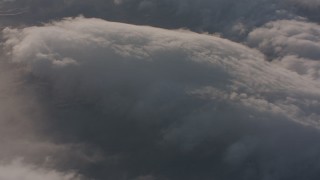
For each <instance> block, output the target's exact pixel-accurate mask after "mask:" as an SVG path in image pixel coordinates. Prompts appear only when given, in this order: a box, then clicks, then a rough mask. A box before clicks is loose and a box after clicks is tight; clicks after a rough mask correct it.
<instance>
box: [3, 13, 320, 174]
mask: <svg viewBox="0 0 320 180" xmlns="http://www.w3.org/2000/svg"><path fill="white" fill-rule="evenodd" d="M277 23H278V24H281V23H280V22H273V23H270V24H268V25H266V27H265V28H262V29H257V30H255V31H254V32H252V33H250V38H249V40H250V42H252V43H254V44H255V45H258V46H259V47H261V48H264V46H262V45H260V41H262V40H260V39H262V36H270V35H269V34H268V33H269V31H270V32H273V31H272V28H273V26H276V25H277ZM288 23H291V22H288ZM292 23H293V24H295V23H299V22H295V21H294V22H292ZM278 26H281V25H278ZM314 26H315V25H314ZM286 27H288V26H286ZM278 30H279V28H278ZM285 32H286V31H285ZM304 32H305V31H304ZM312 32H314V31H312ZM315 36H316V35H315ZM299 37H300V36H299ZM3 38H4V39H5V40H4V43H3V49H4V50H5V52H6V58H7V60H8V62H7V63H9V64H10V66H13V68H18V69H19V72H20V73H19V74H20V76H19V77H18V79H20V81H23V82H26V83H23V84H22V85H19V84H18V85H17V88H19V87H20V86H27V87H30V88H31V89H32V93H28V94H27V95H26V96H27V97H28V98H30V97H31V98H32V97H36V101H37V103H38V104H39V105H38V106H41V107H42V109H44V110H43V112H42V113H43V115H41V121H42V124H43V125H42V128H44V129H46V132H45V133H42V134H44V135H43V136H44V137H48V138H49V139H54V142H55V144H60V146H64V144H68V145H69V146H70V144H71V145H72V144H74V145H72V146H75V145H77V144H79V143H81V144H86V145H85V146H86V147H89V149H94V150H90V151H89V150H88V148H83V147H82V146H77V147H79V148H80V150H79V149H78V153H79V154H80V155H77V156H74V157H72V159H73V160H72V161H75V162H78V163H74V162H71V161H68V160H67V159H68V158H67V159H61V157H60V156H59V154H54V153H52V152H48V153H49V154H50V157H54V159H55V160H54V161H52V160H50V158H49V160H48V157H47V158H45V159H46V160H45V161H44V162H42V163H46V164H48V163H49V164H50V166H49V167H50V168H58V169H60V168H61V166H62V164H63V166H64V167H66V168H67V169H69V170H72V169H74V168H76V169H77V170H78V171H79V172H80V173H81V174H82V175H83V176H87V177H88V178H95V179H212V178H219V179H234V178H240V179H279V180H280V179H301V178H304V179H305V178H307V179H310V180H312V179H317V178H318V177H319V176H318V172H319V171H318V167H319V163H318V161H316V160H317V159H318V158H319V155H320V154H319V150H320V146H319V144H318V143H317V139H318V138H319V137H320V134H319V132H318V127H319V123H318V120H319V118H320V113H319V111H318V109H319V108H320V91H319V88H320V83H319V82H318V81H316V80H313V79H312V78H310V77H308V76H303V75H299V74H298V73H296V72H293V71H290V70H288V69H286V68H284V67H283V66H279V65H278V64H277V63H270V62H268V61H265V60H264V59H265V56H264V55H263V54H262V53H260V52H259V51H257V50H252V49H250V48H248V47H245V46H244V45H240V44H238V43H234V42H231V41H229V40H226V39H222V38H219V37H215V36H211V35H200V34H197V33H193V32H189V31H186V30H175V31H173V30H164V29H159V28H152V27H147V26H134V25H128V24H121V23H114V22H107V21H104V20H101V19H94V18H92V19H87V18H83V17H77V18H66V19H64V20H62V21H56V22H53V23H49V24H44V25H42V26H33V27H26V28H22V29H19V28H5V29H4V30H3ZM270 41H272V40H270ZM282 41H283V43H288V42H290V37H289V35H288V37H286V36H285V38H283V40H282ZM315 43H316V42H315ZM265 44H266V43H265ZM286 47H288V48H287V50H286V51H283V52H290V51H291V50H292V49H290V46H286ZM292 51H293V50H292ZM310 56H311V55H310ZM310 56H306V57H310ZM314 56H317V54H315V55H314ZM49 127H50V128H49ZM45 139H46V138H45ZM38 141H42V140H38ZM51 146H52V145H51ZM65 146H66V148H65V150H63V151H60V152H65V153H69V154H70V151H73V148H68V146H67V145H65ZM45 151H47V150H45ZM88 151H89V152H88ZM44 153H45V152H44ZM40 159H41V158H40ZM40 161H41V160H40ZM33 163H35V162H33ZM298 165H299V166H298ZM300 166H303V167H305V168H300ZM9 167H11V166H9ZM59 167H60V168H59ZM62 170H63V169H61V171H62ZM21 171H25V170H24V169H21ZM40 172H41V173H42V170H40ZM44 172H46V171H44ZM48 172H49V171H48ZM182 172H183V173H182ZM42 174H43V173H42ZM61 175H62V174H61ZM52 176H53V178H54V177H56V176H57V177H58V176H60V174H59V173H58V174H53V175H52ZM66 177H69V176H68V175H67V176H66Z"/></svg>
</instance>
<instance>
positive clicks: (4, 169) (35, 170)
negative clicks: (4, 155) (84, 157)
mask: <svg viewBox="0 0 320 180" xmlns="http://www.w3.org/2000/svg"><path fill="white" fill-rule="evenodd" d="M0 178H1V179H3V180H42V179H47V180H80V177H77V175H76V174H74V173H60V172H57V171H55V170H47V169H43V168H40V167H36V166H33V165H29V164H24V163H22V162H21V160H15V161H13V162H12V163H10V164H7V165H3V164H1V165H0Z"/></svg>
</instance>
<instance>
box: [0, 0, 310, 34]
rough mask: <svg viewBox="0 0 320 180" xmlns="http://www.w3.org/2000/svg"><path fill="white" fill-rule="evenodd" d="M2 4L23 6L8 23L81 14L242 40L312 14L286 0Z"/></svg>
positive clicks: (21, 0) (94, 0) (32, 0)
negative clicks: (268, 24) (268, 25)
mask: <svg viewBox="0 0 320 180" xmlns="http://www.w3.org/2000/svg"><path fill="white" fill-rule="evenodd" d="M2 7H3V9H23V12H24V13H23V15H17V16H14V17H6V18H3V19H5V20H8V19H9V22H8V24H9V25H12V24H14V25H16V24H19V25H21V24H31V25H34V24H40V23H42V22H49V21H51V20H57V19H59V18H63V17H69V16H73V17H75V16H78V15H84V16H86V17H97V18H102V19H106V20H112V21H119V22H123V23H131V24H143V25H151V26H157V27H162V28H170V29H175V28H188V29H191V30H193V31H196V32H210V33H214V32H215V33H221V34H223V35H224V36H225V37H228V38H232V39H236V40H243V38H245V36H246V34H247V33H248V32H249V31H250V30H251V29H252V28H254V27H257V26H260V25H261V24H264V23H266V22H269V21H272V20H277V19H296V18H299V16H303V17H305V16H308V17H309V16H311V15H314V14H316V13H312V14H309V15H308V14H307V13H304V12H301V13H297V12H296V11H298V10H295V8H293V7H294V6H293V5H292V3H291V2H290V3H288V1H287V0H282V1H275V0H267V1H266V0H242V1H234V0H198V1H191V0H164V1H156V0H116V1H115V0H107V1H106V0H92V1H86V0H77V1H75V0H68V1H63V0H56V1H50V0H45V1H44V0H19V1H13V2H7V3H4V4H3V5H2ZM297 14H298V15H297ZM10 23H11V24H10ZM239 24H242V25H243V26H244V27H245V28H244V29H246V30H247V31H245V32H244V31H243V28H242V31H235V29H236V28H234V26H238V25H239Z"/></svg>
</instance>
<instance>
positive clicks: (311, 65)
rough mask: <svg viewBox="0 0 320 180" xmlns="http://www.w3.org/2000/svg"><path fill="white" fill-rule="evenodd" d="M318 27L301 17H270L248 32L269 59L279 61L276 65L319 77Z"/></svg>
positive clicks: (319, 47) (252, 41)
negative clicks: (283, 18) (282, 18)
mask: <svg viewBox="0 0 320 180" xmlns="http://www.w3.org/2000/svg"><path fill="white" fill-rule="evenodd" d="M319 27H320V26H319V25H318V24H315V23H310V22H304V21H294V20H281V21H273V22H269V23H267V24H266V25H264V26H263V27H260V28H257V29H255V30H253V31H252V32H251V33H249V36H248V43H249V45H251V46H252V47H257V48H258V49H259V50H261V51H262V52H264V53H265V54H266V55H267V56H269V58H270V59H277V60H279V61H281V63H279V64H278V65H283V66H284V67H286V68H288V69H290V70H293V71H295V72H297V73H298V74H301V75H307V76H309V77H311V78H313V79H318V78H319V76H318V66H319V60H320V53H319V52H320V38H319V37H320V31H319Z"/></svg>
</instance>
